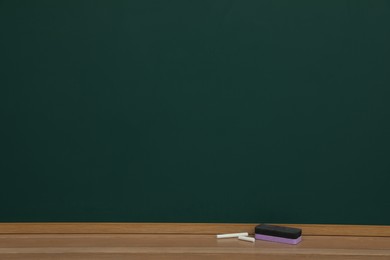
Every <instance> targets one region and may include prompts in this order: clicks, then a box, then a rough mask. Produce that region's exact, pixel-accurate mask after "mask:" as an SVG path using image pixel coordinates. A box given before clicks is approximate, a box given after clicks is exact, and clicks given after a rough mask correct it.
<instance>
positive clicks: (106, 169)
mask: <svg viewBox="0 0 390 260" xmlns="http://www.w3.org/2000/svg"><path fill="white" fill-rule="evenodd" d="M0 37H1V38H0V55H1V56H0V69H1V77H0V113H1V114H0V115H1V127H0V136H1V139H0V141H1V143H0V156H1V164H0V172H1V173H0V174H1V182H0V221H134V222H138V221H142V222H145V221H158V222H166V221H167V222H254V223H257V222H283V223H350V224H390V185H389V184H390V51H389V50H390V2H389V1H368V0H367V1H325V0H324V1H287V0H285V1H257V0H253V1H222V0H221V1H210V0H207V1H179V0H178V1H141V0H140V1H65V0H64V1H51V0H50V1H49V0H48V1H0Z"/></svg>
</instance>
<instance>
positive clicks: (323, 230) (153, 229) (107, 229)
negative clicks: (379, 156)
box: [0, 223, 390, 237]
mask: <svg viewBox="0 0 390 260" xmlns="http://www.w3.org/2000/svg"><path fill="white" fill-rule="evenodd" d="M256 225H257V224H235V223H234V224H233V223H231V224H228V223H0V234H218V233H236V232H248V233H250V234H253V232H254V226H256ZM281 225H286V226H291V227H298V228H301V229H302V231H303V234H305V235H310V236H322V235H326V236H377V237H390V226H370V225H366V226H365V225H316V224H281Z"/></svg>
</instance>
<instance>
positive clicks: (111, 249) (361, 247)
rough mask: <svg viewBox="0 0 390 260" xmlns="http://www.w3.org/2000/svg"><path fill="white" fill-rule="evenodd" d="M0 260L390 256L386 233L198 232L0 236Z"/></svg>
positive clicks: (358, 259)
mask: <svg viewBox="0 0 390 260" xmlns="http://www.w3.org/2000/svg"><path fill="white" fill-rule="evenodd" d="M0 259H2V260H3V259H17V260H21V259H33V260H34V259H43V260H45V259H71V260H75V259H98V260H99V259H107V260H108V259H109V260H113V259H225V260H229V259H244V260H245V259H271V260H283V259H293V260H294V259H320V260H324V259H336V260H337V259H355V260H363V259H365V260H366V259H368V260H370V259H390V237H355V236H304V239H303V241H302V242H301V243H300V244H298V245H295V246H293V245H285V244H278V243H271V242H266V241H256V243H248V242H244V241H239V240H237V239H216V238H215V236H214V235H201V234H1V235H0Z"/></svg>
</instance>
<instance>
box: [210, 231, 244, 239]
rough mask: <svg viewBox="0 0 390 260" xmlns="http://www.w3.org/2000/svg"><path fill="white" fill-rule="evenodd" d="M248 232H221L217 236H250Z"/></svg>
mask: <svg viewBox="0 0 390 260" xmlns="http://www.w3.org/2000/svg"><path fill="white" fill-rule="evenodd" d="M248 235H249V234H248V232H244V233H232V234H220V235H217V238H232V237H240V236H248Z"/></svg>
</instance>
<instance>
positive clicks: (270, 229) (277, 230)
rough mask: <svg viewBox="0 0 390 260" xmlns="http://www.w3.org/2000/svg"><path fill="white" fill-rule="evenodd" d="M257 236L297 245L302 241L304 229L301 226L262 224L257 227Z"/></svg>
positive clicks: (261, 238) (260, 238)
mask: <svg viewBox="0 0 390 260" xmlns="http://www.w3.org/2000/svg"><path fill="white" fill-rule="evenodd" d="M255 238H256V239H259V240H266V241H271V242H278V243H285V244H291V245H296V244H298V243H299V242H301V241H302V230H301V229H299V228H292V227H282V226H275V225H267V224H261V225H258V226H256V227H255Z"/></svg>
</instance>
